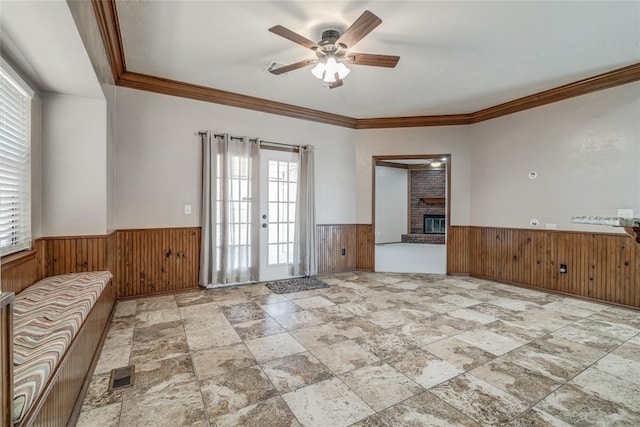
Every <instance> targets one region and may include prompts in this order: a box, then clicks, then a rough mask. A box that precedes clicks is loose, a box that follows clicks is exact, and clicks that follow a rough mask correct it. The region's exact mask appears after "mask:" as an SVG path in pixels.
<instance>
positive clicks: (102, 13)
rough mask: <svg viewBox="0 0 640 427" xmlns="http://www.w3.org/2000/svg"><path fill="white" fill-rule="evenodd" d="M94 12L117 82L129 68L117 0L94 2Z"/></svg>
mask: <svg viewBox="0 0 640 427" xmlns="http://www.w3.org/2000/svg"><path fill="white" fill-rule="evenodd" d="M91 3H92V4H93V11H94V12H95V14H96V20H97V21H98V27H99V28H100V33H101V34H102V41H103V43H104V48H105V50H106V52H107V57H108V58H109V65H111V74H112V75H113V81H114V82H117V81H118V79H119V78H120V76H121V75H122V74H123V73H124V72H125V71H126V69H127V66H126V62H125V58H124V48H123V44H122V36H121V33H120V22H119V21H118V11H117V10H116V2H115V0H92V1H91Z"/></svg>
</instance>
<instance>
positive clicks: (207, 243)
mask: <svg viewBox="0 0 640 427" xmlns="http://www.w3.org/2000/svg"><path fill="white" fill-rule="evenodd" d="M259 155H260V146H259V143H258V142H257V141H256V142H253V141H250V140H249V139H248V138H246V137H232V136H229V135H228V134H224V135H212V134H210V133H207V134H203V135H202V245H201V252H200V286H203V287H206V288H212V287H216V286H222V285H226V284H232V283H246V282H250V281H256V280H258V265H259V264H258V223H259V220H258V209H259V206H258V197H257V191H258V178H259V175H258V168H259V166H260V161H259Z"/></svg>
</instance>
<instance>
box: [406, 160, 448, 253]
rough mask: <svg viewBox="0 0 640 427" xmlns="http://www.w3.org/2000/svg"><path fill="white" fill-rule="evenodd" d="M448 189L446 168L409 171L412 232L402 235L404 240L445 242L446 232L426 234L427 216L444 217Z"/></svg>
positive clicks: (410, 241) (408, 241)
mask: <svg viewBox="0 0 640 427" xmlns="http://www.w3.org/2000/svg"><path fill="white" fill-rule="evenodd" d="M446 189H447V172H446V170H445V169H415V170H410V171H409V197H410V207H409V209H410V212H409V219H410V234H403V235H402V242H407V243H435V244H444V242H445V235H444V234H434V233H431V234H425V218H427V217H429V218H433V217H437V218H444V220H445V221H446V212H447V207H446V204H445V203H444V201H445V198H446Z"/></svg>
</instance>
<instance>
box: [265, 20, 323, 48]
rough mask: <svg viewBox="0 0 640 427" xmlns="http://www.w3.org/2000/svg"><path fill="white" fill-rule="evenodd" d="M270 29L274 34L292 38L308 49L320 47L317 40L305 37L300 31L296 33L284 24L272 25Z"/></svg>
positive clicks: (288, 38)
mask: <svg viewBox="0 0 640 427" xmlns="http://www.w3.org/2000/svg"><path fill="white" fill-rule="evenodd" d="M269 31H271V32H272V33H273V34H277V35H279V36H280V37H284V38H285V39H287V40H291V41H292V42H294V43H298V44H299V45H302V46H304V47H306V48H308V49H313V50H316V49H317V48H318V45H317V44H316V43H315V42H312V41H311V40H309V39H308V38H306V37H303V36H301V35H300V34H298V33H294V32H293V31H291V30H290V29H288V28H285V27H283V26H282V25H276V26H275V27H271V28H269Z"/></svg>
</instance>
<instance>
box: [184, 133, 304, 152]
mask: <svg viewBox="0 0 640 427" xmlns="http://www.w3.org/2000/svg"><path fill="white" fill-rule="evenodd" d="M208 134H209V132H196V135H208ZM213 136H214V137H218V136H224V134H222V133H214V134H213ZM230 138H231V139H236V140H242V139H244V138H240V137H238V136H231V137H230ZM249 141H258V142H260V143H261V144H262V143H265V144H270V145H283V146H285V147H295V148H300V147H301V146H302V145H295V144H284V143H282V142H273V141H265V140H262V139H258V138H249Z"/></svg>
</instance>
